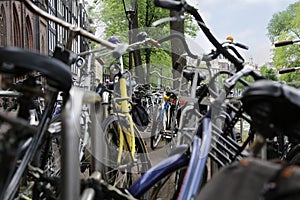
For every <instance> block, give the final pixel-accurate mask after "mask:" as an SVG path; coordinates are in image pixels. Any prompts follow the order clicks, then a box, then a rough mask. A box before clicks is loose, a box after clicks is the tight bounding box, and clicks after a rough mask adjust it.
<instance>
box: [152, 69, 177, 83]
mask: <svg viewBox="0 0 300 200" xmlns="http://www.w3.org/2000/svg"><path fill="white" fill-rule="evenodd" d="M153 74H157V75H158V76H159V77H160V78H163V79H166V80H171V81H177V80H180V78H169V77H167V76H163V75H161V74H160V73H159V72H158V71H152V72H150V75H153Z"/></svg>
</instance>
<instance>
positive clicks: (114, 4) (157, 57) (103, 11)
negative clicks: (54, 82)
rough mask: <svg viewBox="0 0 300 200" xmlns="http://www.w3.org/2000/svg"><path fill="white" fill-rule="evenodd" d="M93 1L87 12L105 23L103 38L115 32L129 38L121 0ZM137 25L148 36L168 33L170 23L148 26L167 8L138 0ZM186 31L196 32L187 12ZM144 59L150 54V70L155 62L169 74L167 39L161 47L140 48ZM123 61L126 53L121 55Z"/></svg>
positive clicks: (94, 18) (192, 34)
mask: <svg viewBox="0 0 300 200" xmlns="http://www.w3.org/2000/svg"><path fill="white" fill-rule="evenodd" d="M93 3H94V4H93V5H92V6H91V7H90V9H89V12H90V13H91V14H90V16H91V17H92V20H93V21H94V22H96V23H97V22H100V21H101V22H102V23H104V24H105V29H104V30H103V36H102V37H103V38H109V37H110V36H112V35H117V36H118V37H119V38H120V41H121V42H128V29H129V28H128V23H129V22H128V20H127V18H126V15H125V11H124V7H123V3H122V1H121V0H94V2H93ZM137 15H138V27H139V32H141V31H146V32H147V33H148V35H149V37H151V38H154V39H161V38H163V37H165V36H167V35H169V33H170V25H169V23H168V22H167V23H164V24H160V25H159V26H158V27H156V28H150V27H151V25H152V23H153V22H154V21H156V20H158V19H161V18H165V17H169V15H170V11H168V10H166V9H162V8H158V7H155V6H154V3H153V0H139V1H138V13H137ZM186 18H187V20H186V21H185V32H186V34H188V35H189V36H191V37H195V36H196V34H197V32H198V26H197V25H196V24H195V22H194V20H193V19H192V17H191V16H189V15H187V16H186ZM141 54H142V59H143V63H145V62H146V56H145V55H146V54H148V55H151V62H150V65H151V66H150V70H152V69H155V68H160V67H159V66H158V64H161V65H162V66H163V73H164V74H163V75H164V76H170V77H172V73H171V68H172V65H171V63H172V62H171V57H170V43H166V44H164V45H163V50H157V49H155V48H147V49H141ZM124 61H125V65H126V62H128V61H127V60H126V57H125V59H124ZM167 68H169V69H167Z"/></svg>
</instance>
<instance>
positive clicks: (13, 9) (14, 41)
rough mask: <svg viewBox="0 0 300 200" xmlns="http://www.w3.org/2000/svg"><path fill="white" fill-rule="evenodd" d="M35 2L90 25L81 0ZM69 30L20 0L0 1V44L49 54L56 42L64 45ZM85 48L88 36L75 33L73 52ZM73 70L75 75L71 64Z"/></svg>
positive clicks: (68, 19) (66, 18) (62, 16)
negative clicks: (33, 10) (35, 11)
mask: <svg viewBox="0 0 300 200" xmlns="http://www.w3.org/2000/svg"><path fill="white" fill-rule="evenodd" d="M34 3H35V5H36V6H38V7H39V8H40V9H42V10H43V11H45V12H47V13H49V14H50V15H53V16H56V17H58V18H60V19H63V20H64V21H66V22H69V23H71V24H73V25H75V26H79V27H81V28H84V29H87V28H88V27H89V19H88V14H87V12H86V10H85V6H84V3H83V2H82V1H81V0H72V1H70V0H35V1H34ZM69 32H70V31H69V30H66V29H65V28H63V27H61V26H60V25H57V24H56V23H54V22H51V21H48V20H46V19H44V18H43V17H41V16H39V15H37V14H35V13H33V12H31V10H30V9H29V8H27V7H26V5H25V4H24V2H22V1H17V0H16V1H14V0H1V1H0V46H16V47H21V48H24V49H28V50H31V51H35V52H39V53H41V54H44V55H50V56H51V55H52V54H53V51H54V49H55V46H56V45H58V46H62V47H64V46H65V45H66V43H67V40H68V35H69ZM88 49H89V41H88V40H87V39H85V38H82V37H80V36H77V37H75V38H74V40H73V41H72V51H74V52H75V53H78V52H82V51H86V50H88ZM72 72H73V74H74V75H76V74H77V73H78V69H76V67H74V66H72ZM0 81H1V79H0ZM0 85H1V82H0Z"/></svg>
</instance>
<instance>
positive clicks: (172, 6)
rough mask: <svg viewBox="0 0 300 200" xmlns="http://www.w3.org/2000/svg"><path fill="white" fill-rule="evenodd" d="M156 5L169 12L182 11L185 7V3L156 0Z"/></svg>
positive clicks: (171, 0) (172, 0)
mask: <svg viewBox="0 0 300 200" xmlns="http://www.w3.org/2000/svg"><path fill="white" fill-rule="evenodd" d="M154 5H155V6H158V7H161V8H166V9H169V10H175V11H180V10H182V8H183V6H184V5H185V2H184V1H174V0H154Z"/></svg>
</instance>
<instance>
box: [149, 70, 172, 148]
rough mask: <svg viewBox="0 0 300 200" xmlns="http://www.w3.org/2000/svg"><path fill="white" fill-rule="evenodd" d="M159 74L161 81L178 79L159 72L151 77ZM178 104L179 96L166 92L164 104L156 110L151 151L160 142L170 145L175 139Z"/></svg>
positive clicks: (152, 128) (151, 73)
mask: <svg viewBox="0 0 300 200" xmlns="http://www.w3.org/2000/svg"><path fill="white" fill-rule="evenodd" d="M153 74H157V75H158V76H159V78H160V79H166V80H171V81H176V80H178V79H172V78H169V77H165V76H162V75H161V74H160V73H159V72H157V71H152V72H150V75H153ZM176 103H177V95H176V94H175V93H174V92H168V91H167V92H164V95H163V99H162V102H161V103H160V106H159V107H157V108H154V109H153V110H156V111H155V112H153V122H152V127H151V138H150V139H151V141H150V146H151V149H152V150H154V149H155V148H156V147H157V146H158V144H159V142H160V140H161V139H162V138H163V139H164V140H166V142H167V143H168V142H169V141H171V139H172V137H173V130H172V129H171V128H172V127H173V123H175V117H176V116H175V107H176Z"/></svg>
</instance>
